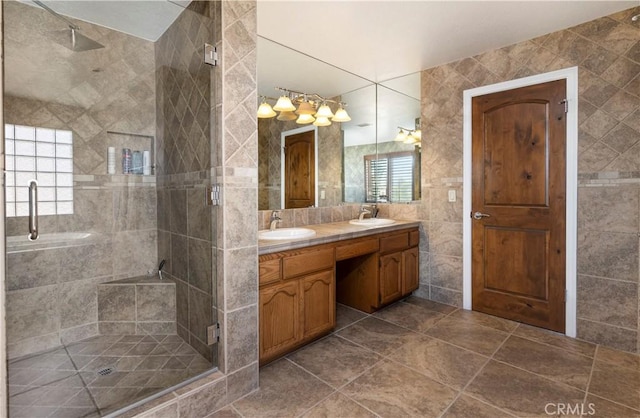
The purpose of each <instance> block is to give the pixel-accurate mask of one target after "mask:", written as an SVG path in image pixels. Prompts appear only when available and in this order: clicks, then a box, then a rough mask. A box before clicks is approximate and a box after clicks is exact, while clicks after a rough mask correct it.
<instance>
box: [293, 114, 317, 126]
mask: <svg viewBox="0 0 640 418" xmlns="http://www.w3.org/2000/svg"><path fill="white" fill-rule="evenodd" d="M315 120H316V118H314V117H313V115H310V114H308V113H303V114H301V115H300V116H299V117H298V120H296V123H297V124H299V125H306V124H308V123H311V122H313V121H315Z"/></svg>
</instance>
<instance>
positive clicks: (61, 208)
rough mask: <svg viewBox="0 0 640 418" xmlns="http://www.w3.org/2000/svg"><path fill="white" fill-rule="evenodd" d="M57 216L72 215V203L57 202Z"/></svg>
mask: <svg viewBox="0 0 640 418" xmlns="http://www.w3.org/2000/svg"><path fill="white" fill-rule="evenodd" d="M57 206H58V215H71V214H73V202H58V205H57Z"/></svg>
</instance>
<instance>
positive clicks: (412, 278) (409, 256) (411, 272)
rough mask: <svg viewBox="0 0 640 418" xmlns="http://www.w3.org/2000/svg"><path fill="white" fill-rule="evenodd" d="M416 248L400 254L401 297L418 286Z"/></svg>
mask: <svg viewBox="0 0 640 418" xmlns="http://www.w3.org/2000/svg"><path fill="white" fill-rule="evenodd" d="M418 260H419V258H418V247H413V248H409V249H408V250H405V251H403V252H402V295H403V296H404V295H408V294H409V293H411V292H413V291H414V290H416V289H417V288H418V286H419V285H420V263H419V261H418Z"/></svg>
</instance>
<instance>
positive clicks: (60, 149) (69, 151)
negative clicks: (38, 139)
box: [56, 144, 73, 158]
mask: <svg viewBox="0 0 640 418" xmlns="http://www.w3.org/2000/svg"><path fill="white" fill-rule="evenodd" d="M72 156H73V148H72V147H71V145H64V144H62V145H61V144H56V157H58V158H71V157H72Z"/></svg>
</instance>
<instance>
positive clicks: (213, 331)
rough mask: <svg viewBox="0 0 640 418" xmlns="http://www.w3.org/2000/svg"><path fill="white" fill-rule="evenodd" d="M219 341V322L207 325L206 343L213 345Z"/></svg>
mask: <svg viewBox="0 0 640 418" xmlns="http://www.w3.org/2000/svg"><path fill="white" fill-rule="evenodd" d="M217 342H220V323H219V322H216V323H215V324H213V325H209V326H208V327H207V345H213V344H215V343H217Z"/></svg>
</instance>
